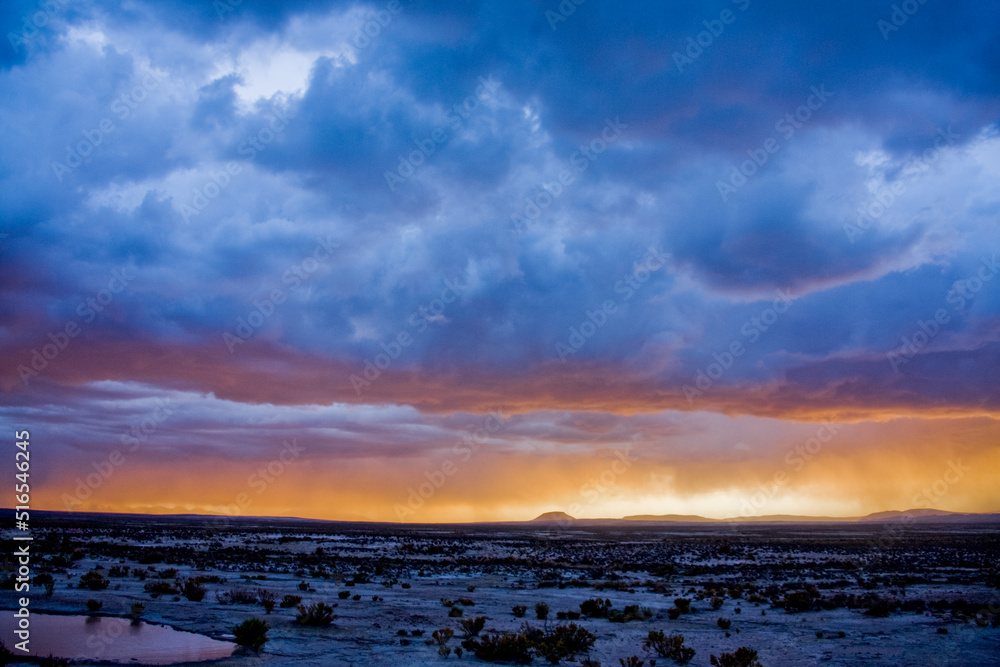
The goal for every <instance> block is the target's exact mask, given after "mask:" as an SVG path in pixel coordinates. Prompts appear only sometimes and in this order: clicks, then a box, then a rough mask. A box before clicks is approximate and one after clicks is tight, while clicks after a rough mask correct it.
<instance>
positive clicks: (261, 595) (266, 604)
mask: <svg viewBox="0 0 1000 667" xmlns="http://www.w3.org/2000/svg"><path fill="white" fill-rule="evenodd" d="M257 600H258V601H259V602H260V606H261V607H263V608H264V612H265V613H267V614H270V613H271V611H272V610H273V609H274V605H275V602H276V600H275V597H274V593H272V592H271V591H269V590H267V589H266V588H258V589H257Z"/></svg>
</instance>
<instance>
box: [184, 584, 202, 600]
mask: <svg viewBox="0 0 1000 667" xmlns="http://www.w3.org/2000/svg"><path fill="white" fill-rule="evenodd" d="M181 593H183V594H184V597H186V598H187V599H188V600H190V601H191V602H201V601H202V600H203V599H204V598H205V593H206V591H205V587H204V586H202V585H201V584H199V583H198V582H197V581H195V580H194V579H188V580H187V581H185V582H184V588H183V589H181Z"/></svg>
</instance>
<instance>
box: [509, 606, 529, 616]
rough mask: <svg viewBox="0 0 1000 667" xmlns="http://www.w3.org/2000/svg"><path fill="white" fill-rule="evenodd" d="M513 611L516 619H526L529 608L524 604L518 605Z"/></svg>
mask: <svg viewBox="0 0 1000 667" xmlns="http://www.w3.org/2000/svg"><path fill="white" fill-rule="evenodd" d="M512 611H513V612H514V618H524V614H525V613H526V612H527V611H528V608H527V607H526V606H525V605H523V604H516V605H514V608H513V609H512Z"/></svg>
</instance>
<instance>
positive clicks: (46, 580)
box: [35, 572, 56, 595]
mask: <svg viewBox="0 0 1000 667" xmlns="http://www.w3.org/2000/svg"><path fill="white" fill-rule="evenodd" d="M35 583H36V584H38V585H39V586H42V587H44V588H45V595H52V591H53V590H55V587H56V582H55V579H53V578H52V575H51V574H49V573H48V572H42V573H41V574H39V575H38V576H36V577H35Z"/></svg>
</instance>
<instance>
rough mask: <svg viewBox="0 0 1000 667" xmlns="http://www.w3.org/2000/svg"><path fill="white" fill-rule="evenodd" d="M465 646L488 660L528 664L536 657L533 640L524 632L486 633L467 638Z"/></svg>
mask: <svg viewBox="0 0 1000 667" xmlns="http://www.w3.org/2000/svg"><path fill="white" fill-rule="evenodd" d="M546 615H547V614H546ZM463 646H465V648H466V649H468V650H470V651H472V652H473V653H474V654H475V656H476V657H477V658H479V659H480V660H484V661H486V662H498V661H501V660H502V661H505V662H513V663H514V664H517V665H527V664H529V663H530V662H531V661H532V659H533V658H534V651H533V649H532V645H531V640H530V639H528V637H527V635H526V634H525V633H523V632H504V633H503V634H494V635H485V636H484V637H482V639H478V640H466V642H463Z"/></svg>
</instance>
